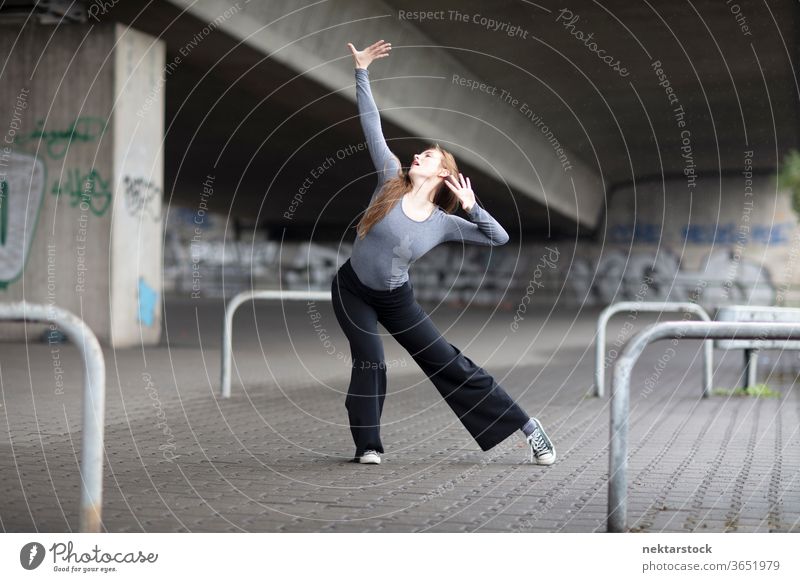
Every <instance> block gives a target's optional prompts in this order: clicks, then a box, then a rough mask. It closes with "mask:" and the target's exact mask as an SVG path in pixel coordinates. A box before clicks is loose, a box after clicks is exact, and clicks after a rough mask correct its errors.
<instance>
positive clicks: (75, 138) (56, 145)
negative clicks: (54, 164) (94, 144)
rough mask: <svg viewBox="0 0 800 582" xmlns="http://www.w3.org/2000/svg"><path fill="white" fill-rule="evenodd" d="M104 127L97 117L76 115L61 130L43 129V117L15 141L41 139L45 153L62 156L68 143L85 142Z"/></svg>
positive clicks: (95, 136) (102, 130)
mask: <svg viewBox="0 0 800 582" xmlns="http://www.w3.org/2000/svg"><path fill="white" fill-rule="evenodd" d="M105 129H106V122H105V120H103V119H100V118H99V117H78V118H77V119H76V120H75V121H73V122H72V124H71V125H70V126H69V127H68V128H67V129H63V130H49V131H48V130H45V128H44V119H40V120H39V121H37V122H36V129H34V130H33V131H32V132H30V133H29V134H27V135H21V136H19V138H17V143H19V144H20V145H24V144H26V143H28V142H35V141H37V140H42V142H44V143H45V144H46V146H47V153H48V154H49V155H50V157H51V158H55V159H59V158H63V157H64V154H66V153H67V150H68V149H69V146H70V144H72V143H74V142H83V143H87V142H90V141H93V140H96V139H97V138H99V137H100V136H101V135H103V132H104V131H105Z"/></svg>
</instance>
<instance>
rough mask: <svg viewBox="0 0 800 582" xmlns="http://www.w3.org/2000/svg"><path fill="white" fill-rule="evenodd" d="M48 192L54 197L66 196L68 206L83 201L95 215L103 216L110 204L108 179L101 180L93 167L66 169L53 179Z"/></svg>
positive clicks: (76, 204) (73, 205)
mask: <svg viewBox="0 0 800 582" xmlns="http://www.w3.org/2000/svg"><path fill="white" fill-rule="evenodd" d="M50 193H51V194H52V195H53V196H55V197H56V198H59V197H61V196H64V197H66V198H67V199H68V200H69V205H70V207H75V206H78V204H80V203H81V202H85V203H86V204H87V205H88V206H89V209H90V210H91V211H92V214H94V215H95V216H103V215H104V214H105V213H106V211H107V210H108V207H109V206H110V205H111V189H110V188H109V184H108V180H103V178H102V176H101V175H100V173H99V172H98V171H97V170H95V169H94V168H92V169H91V170H89V171H88V172H83V171H82V170H79V169H77V168H72V169H71V170H67V171H66V172H65V173H64V174H63V175H62V177H61V178H60V179H56V180H54V181H53V187H52V188H51V189H50Z"/></svg>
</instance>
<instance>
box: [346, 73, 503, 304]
mask: <svg viewBox="0 0 800 582" xmlns="http://www.w3.org/2000/svg"><path fill="white" fill-rule="evenodd" d="M355 75H356V101H357V103H358V112H359V115H360V118H361V127H362V128H363V130H364V135H365V137H366V139H367V148H368V149H369V154H370V157H371V158H372V163H373V164H374V166H375V170H376V171H377V173H378V184H377V185H376V186H375V190H374V192H373V193H372V197H371V198H370V203H372V202H373V201H374V200H375V197H376V196H377V195H378V193H379V192H380V191H381V189H382V188H383V185H384V183H385V182H386V181H387V180H389V179H391V178H393V177H395V176H397V175H398V174H399V173H400V171H401V168H400V160H398V159H397V156H395V155H394V154H393V153H392V152H391V150H390V149H389V146H388V145H387V144H386V139H385V138H384V137H383V131H382V130H381V121H380V116H379V114H378V108H377V107H376V105H375V100H374V99H373V97H372V91H371V90H370V86H369V73H368V72H367V69H355ZM467 215H468V216H469V218H470V220H464V219H463V218H461V217H459V216H454V215H452V214H448V213H447V212H445V211H444V210H442V209H441V208H440V207H439V206H437V207H436V209H435V210H434V211H433V213H432V214H431V215H430V216H429V217H428V218H426V219H425V220H414V219H412V218H410V217H409V216H408V215H406V213H405V211H403V205H402V200H399V201H398V202H397V203H396V204H395V205H394V206H393V207H392V209H391V210H390V211H389V212H388V213H387V214H386V216H384V217H383V218H382V219H381V220H380V221H378V222H377V223H375V224H374V225H373V226H372V228H371V229H370V230H369V232H368V233H367V234H366V236H365V237H364V238H363V239H361V238H359V237H358V236H356V242H355V243H354V244H353V252H352V254H351V256H350V264H351V266H352V267H353V270H354V271H355V273H356V275H358V278H359V280H360V281H361V282H362V283H363V284H364V285H366V286H367V287H370V288H372V289H376V290H381V291H386V290H390V289H395V288H397V287H399V286H401V285H402V284H403V283H405V282H406V281H407V280H408V268H409V267H410V266H411V264H412V263H414V261H416V260H417V259H419V258H420V257H421V256H422V255H424V254H425V253H427V252H428V251H430V250H431V249H432V248H434V247H436V246H438V245H439V244H441V243H444V242H447V241H462V242H465V243H472V244H478V245H486V246H499V245H503V244H505V243H507V242H508V238H509V237H508V233H507V232H506V231H505V230H504V229H503V227H502V226H500V224H499V223H498V222H497V221H496V220H495V219H494V218H493V217H492V216H491V215H490V214H489V213H488V212H487V211H486V210H484V209H483V208H481V207H480V206H479V205H478V203H477V201H476V202H475V204H474V205H473V206H472V208H471V209H470V212H468V213H467Z"/></svg>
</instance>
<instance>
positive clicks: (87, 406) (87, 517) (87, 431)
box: [0, 302, 106, 533]
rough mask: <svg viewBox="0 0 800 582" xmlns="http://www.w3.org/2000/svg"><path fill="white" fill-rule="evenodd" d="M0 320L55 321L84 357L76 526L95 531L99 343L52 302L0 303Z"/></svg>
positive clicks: (101, 377)
mask: <svg viewBox="0 0 800 582" xmlns="http://www.w3.org/2000/svg"><path fill="white" fill-rule="evenodd" d="M0 320H4V321H29V322H35V323H55V324H56V325H57V326H58V328H59V329H60V330H61V331H63V332H64V334H65V335H66V336H67V337H68V338H69V339H70V340H71V341H72V343H73V344H75V346H76V347H77V348H78V350H79V351H80V353H81V356H82V357H83V365H84V378H83V429H82V433H81V470H80V477H81V501H80V516H79V518H78V528H79V529H80V531H82V532H87V533H97V532H99V531H100V526H101V523H102V520H101V518H102V508H103V428H104V424H105V401H106V365H105V360H104V359H103V351H102V350H101V349H100V343H99V342H98V341H97V337H95V335H94V333H92V330H91V329H89V327H88V326H87V325H86V324H85V323H84V322H83V320H82V319H80V318H79V317H77V316H75V315H73V314H72V313H70V312H69V311H67V310H66V309H62V308H60V307H56V306H55V305H40V304H35V303H26V302H18V303H0Z"/></svg>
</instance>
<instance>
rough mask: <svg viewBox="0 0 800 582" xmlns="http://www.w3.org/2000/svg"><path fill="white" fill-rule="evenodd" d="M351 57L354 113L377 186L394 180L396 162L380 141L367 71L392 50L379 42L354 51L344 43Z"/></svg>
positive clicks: (384, 144)
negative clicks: (354, 100)
mask: <svg viewBox="0 0 800 582" xmlns="http://www.w3.org/2000/svg"><path fill="white" fill-rule="evenodd" d="M347 47H348V48H349V49H350V52H351V54H352V55H353V64H354V66H355V75H356V102H357V103H358V113H359V117H360V119H361V128H362V129H363V130H364V137H366V139H367V148H368V149H369V155H370V157H371V158H372V164H373V165H374V166H375V170H376V171H377V172H378V186H381V185H382V184H383V183H384V182H385V181H386V180H388V179H389V178H392V177H394V176H396V175H397V174H398V173H399V172H400V160H398V159H397V156H395V155H394V154H393V153H392V152H391V150H390V149H389V146H388V145H386V139H385V138H384V137H383V130H382V129H381V118H380V115H379V113H378V107H377V106H376V105H375V99H374V98H373V97H372V90H371V89H370V86H369V72H368V71H367V67H369V65H370V63H372V61H374V60H375V59H381V58H384V57H387V56H389V52H390V51H391V49H392V45H391V43H388V42H384V41H383V40H379V41H378V42H376V43H373V44H371V45H370V46H368V47H367V48H365V49H364V50H360V51H359V50H356V47H354V46H353V44H352V43H347Z"/></svg>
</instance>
